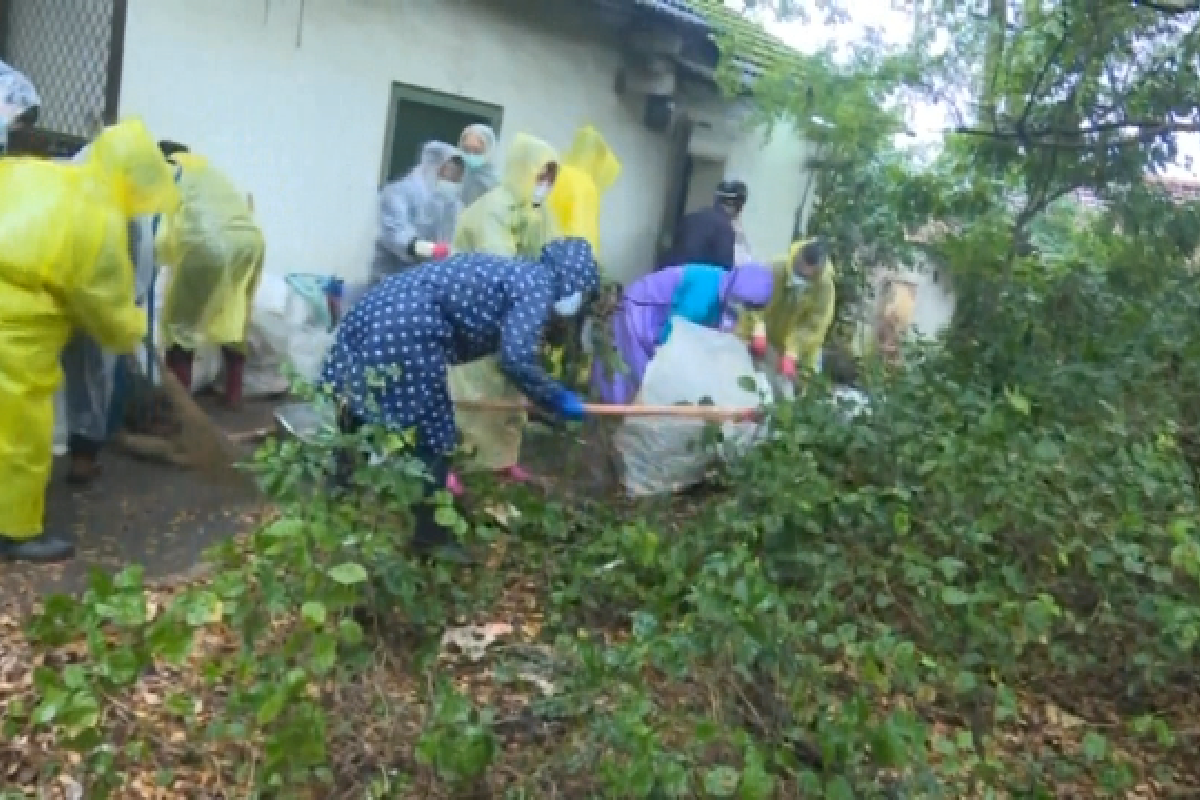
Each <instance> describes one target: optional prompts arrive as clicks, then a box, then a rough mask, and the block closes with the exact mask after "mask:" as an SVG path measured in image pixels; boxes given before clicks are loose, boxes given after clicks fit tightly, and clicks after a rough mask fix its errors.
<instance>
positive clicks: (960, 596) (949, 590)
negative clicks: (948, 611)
mask: <svg viewBox="0 0 1200 800" xmlns="http://www.w3.org/2000/svg"><path fill="white" fill-rule="evenodd" d="M942 602H943V603H945V604H946V605H948V606H964V605H966V604H967V603H969V602H971V596H970V595H969V594H967V593H966V592H964V591H963V590H962V589H959V588H957V587H954V586H947V587H946V588H945V589H942Z"/></svg>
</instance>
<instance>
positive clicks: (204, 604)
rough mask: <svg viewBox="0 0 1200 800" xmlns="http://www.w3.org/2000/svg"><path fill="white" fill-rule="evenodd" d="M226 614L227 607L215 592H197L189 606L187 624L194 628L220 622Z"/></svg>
mask: <svg viewBox="0 0 1200 800" xmlns="http://www.w3.org/2000/svg"><path fill="white" fill-rule="evenodd" d="M224 614H225V605H224V604H223V603H222V602H221V598H219V597H217V595H216V594H214V593H213V592H207V591H205V592H197V593H196V594H195V595H192V596H191V598H190V602H188V605H187V623H188V625H191V626H192V627H193V628H199V627H201V626H203V625H212V624H215V623H217V622H220V621H221V619H222V618H223V617H224Z"/></svg>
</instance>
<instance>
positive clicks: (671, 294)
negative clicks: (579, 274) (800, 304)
mask: <svg viewBox="0 0 1200 800" xmlns="http://www.w3.org/2000/svg"><path fill="white" fill-rule="evenodd" d="M772 280H773V275H772V273H771V270H770V269H769V268H767V267H764V266H758V265H748V266H745V267H739V268H735V269H733V270H728V271H727V270H723V269H721V268H720V267H713V266H708V265H698V264H697V265H689V266H686V267H667V268H665V269H662V270H659V271H658V272H652V273H650V274H649V275H647V276H646V277H644V278H641V279H640V280H638V281H635V282H634V283H632V284H630V286H629V287H628V288H627V289H626V290H625V294H624V296H623V297H622V298H621V303H620V305H619V306H618V307H617V310H616V313H615V314H613V318H612V345H613V348H614V349H615V350H616V353H615V356H616V358H617V361H618V363H617V364H615V365H614V364H605V361H606V359H603V358H598V359H596V361H595V362H594V363H593V366H592V391H593V393H595V394H596V396H598V397H599V398H600V399H601V400H602V401H603V402H605V403H620V404H627V403H632V402H633V401H634V399H635V398H636V397H637V393H638V389H639V388H640V387H641V385H642V376H643V375H645V373H646V367H647V365H649V363H650V359H652V358H653V357H654V353H655V352H656V351H657V350H658V347H659V345H661V344H662V343H663V342H665V341H666V338H667V336H669V335H670V323H671V319H672V318H673V317H676V316H681V317H684V318H685V319H687V320H689V321H690V322H694V323H696V324H697V325H706V326H708V327H710V328H715V327H717V326H718V325H720V324H721V323H722V321H723V317H724V316H725V315H726V313H727V312H728V311H730V310H732V309H734V308H739V307H746V308H762V307H763V306H765V305H766V304H767V302H768V301H769V300H770V299H771V291H772Z"/></svg>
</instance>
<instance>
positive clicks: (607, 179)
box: [547, 125, 621, 259]
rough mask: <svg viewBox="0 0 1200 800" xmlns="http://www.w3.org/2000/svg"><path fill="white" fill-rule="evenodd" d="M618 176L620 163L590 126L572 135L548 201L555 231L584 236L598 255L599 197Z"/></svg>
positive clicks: (597, 132) (565, 234)
mask: <svg viewBox="0 0 1200 800" xmlns="http://www.w3.org/2000/svg"><path fill="white" fill-rule="evenodd" d="M620 175H621V162H620V161H618V160H617V157H616V155H614V154H613V151H612V150H611V149H609V146H608V142H606V141H604V137H603V136H601V135H600V131H598V130H596V129H595V128H593V127H592V126H590V125H588V126H587V127H584V128H580V129H579V131H578V132H577V133H576V134H575V141H574V143H573V144H572V145H571V149H570V151H569V152H568V153H567V155H566V158H564V159H563V163H562V169H560V170H559V173H558V179H557V180H556V181H555V182H554V189H553V190H551V192H550V197H549V199H548V201H547V202H548V203H549V205H550V213H551V214H552V215H553V217H554V223H555V226H556V229H557V231H558V233H559V234H560V235H562V236H579V237H581V238H583V239H587V241H588V243H589V244H591V246H592V249H593V250H595V251H596V257H597V259H599V258H600V255H599V254H600V200H601V198H602V197H603V196H604V193H605V192H607V191H608V190H609V189H610V188H611V187H612V185H613V184H614V183H616V181H617V178H619V177H620Z"/></svg>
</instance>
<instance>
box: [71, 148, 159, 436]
mask: <svg viewBox="0 0 1200 800" xmlns="http://www.w3.org/2000/svg"><path fill="white" fill-rule="evenodd" d="M90 153H91V148H90V147H85V148H83V149H82V150H80V151H79V152H78V153H77V154H76V155H75V158H74V159H72V160H71V162H68V163H76V164H82V163H84V162H85V161H86V160H87V158H88V155H89V154H90ZM153 223H154V217H152V216H141V217H137V218H136V219H134V220H131V221H130V223H129V258H130V259H131V260H132V261H133V266H134V278H133V282H134V298H135V301H136V302H137V304H138V305H139V306H140V305H142V304H143V302H145V300H146V297H147V295H148V294H149V291H150V283H151V281H152V280H153V279H154V271H155V266H156V265H155V262H154V233H153ZM115 365H116V356H114V355H113V354H112V353H106V352H105V351H104V349H103V348H102V347H101V346H100V343H99V342H97V341H96V340H95V339H94V338H92V337H91V336H89V335H88V334H87V332H86V331H83V330H77V331H75V335H74V336H72V337H71V340H70V341H69V342H68V343H67V346H66V348H64V349H63V354H62V367H63V373H64V375H65V378H66V384H67V398H66V399H67V433H68V434H69V435H70V442H71V449H72V451H75V450H80V449H81V448H86V447H88V446H89V445H90V446H98V445H99V444H100V443H101V442H103V441H105V440H106V439H107V438H108V432H109V431H108V425H109V406H110V403H111V401H112V392H113V370H114V367H115ZM81 439H82V440H83V441H82V442H80V440H81Z"/></svg>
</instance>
